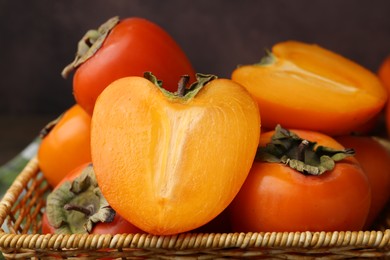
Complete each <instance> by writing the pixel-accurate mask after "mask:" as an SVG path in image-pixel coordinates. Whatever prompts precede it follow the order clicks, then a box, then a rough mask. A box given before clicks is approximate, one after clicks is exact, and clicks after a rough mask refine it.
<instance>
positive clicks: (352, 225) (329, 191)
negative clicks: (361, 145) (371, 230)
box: [229, 130, 371, 232]
mask: <svg viewBox="0 0 390 260" xmlns="http://www.w3.org/2000/svg"><path fill="white" fill-rule="evenodd" d="M292 132H294V133H296V134H297V135H298V136H300V137H301V138H303V139H304V140H310V141H312V142H317V144H318V145H323V146H327V147H330V148H333V149H343V148H344V147H343V146H341V145H340V144H339V143H338V142H336V141H335V140H334V139H333V138H330V137H329V136H326V135H323V134H321V133H318V132H310V131H304V130H292ZM273 134H274V132H273V131H272V132H267V133H262V135H261V141H260V147H265V145H266V144H267V143H269V142H270V140H271V137H272V135H273ZM306 156H309V154H307V155H306ZM289 163H290V162H287V164H289ZM289 165H290V164H289ZM370 202H371V190H370V184H369V181H368V179H367V177H366V175H365V174H364V172H363V170H362V169H361V167H360V166H359V164H358V163H357V161H356V159H354V158H351V157H348V158H345V159H342V160H341V161H338V162H335V166H334V168H333V169H332V170H329V171H325V172H324V173H322V174H319V175H310V174H303V173H302V172H299V171H297V170H295V169H292V168H290V167H289V166H288V165H286V164H283V163H276V162H263V161H261V162H260V161H257V160H256V161H255V162H254V164H253V166H252V169H251V172H250V173H249V176H248V178H247V179H246V181H245V183H244V185H243V186H242V188H241V190H240V192H239V193H238V195H237V196H236V198H235V199H234V201H233V202H232V204H231V205H230V207H229V210H230V212H231V217H232V226H233V231H235V232H274V231H275V232H297V231H342V230H360V229H361V228H362V227H363V225H364V223H365V220H366V217H367V215H368V211H369V207H370Z"/></svg>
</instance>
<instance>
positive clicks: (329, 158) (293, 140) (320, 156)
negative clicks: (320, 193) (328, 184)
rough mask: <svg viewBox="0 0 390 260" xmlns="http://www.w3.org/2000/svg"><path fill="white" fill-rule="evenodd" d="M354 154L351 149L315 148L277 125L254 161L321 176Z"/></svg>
mask: <svg viewBox="0 0 390 260" xmlns="http://www.w3.org/2000/svg"><path fill="white" fill-rule="evenodd" d="M354 154H355V151H354V150H353V149H344V150H336V149H333V148H329V147H324V146H317V143H316V142H311V141H308V140H305V139H302V138H300V137H299V136H298V135H296V134H295V133H293V132H290V131H288V130H287V129H284V128H282V127H281V126H280V125H277V126H276V128H275V133H274V135H273V136H272V139H271V142H270V143H268V144H267V145H266V146H265V147H259V148H258V151H257V154H256V160H259V161H265V162H274V163H283V164H286V165H287V166H289V167H291V168H292V169H295V170H297V171H299V172H301V173H303V174H307V175H321V174H323V173H324V172H326V171H331V170H332V169H333V168H334V167H335V164H336V162H337V161H340V160H343V159H344V158H346V157H348V156H352V155H354Z"/></svg>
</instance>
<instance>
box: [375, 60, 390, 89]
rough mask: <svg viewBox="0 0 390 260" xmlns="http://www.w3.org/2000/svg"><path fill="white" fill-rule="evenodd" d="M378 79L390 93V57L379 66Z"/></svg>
mask: <svg viewBox="0 0 390 260" xmlns="http://www.w3.org/2000/svg"><path fill="white" fill-rule="evenodd" d="M377 73H378V77H379V79H380V80H381V81H382V83H383V85H384V86H385V87H386V89H387V90H388V91H390V55H389V56H387V57H386V58H385V59H384V60H383V61H382V63H381V64H380V65H379V69H378V72H377Z"/></svg>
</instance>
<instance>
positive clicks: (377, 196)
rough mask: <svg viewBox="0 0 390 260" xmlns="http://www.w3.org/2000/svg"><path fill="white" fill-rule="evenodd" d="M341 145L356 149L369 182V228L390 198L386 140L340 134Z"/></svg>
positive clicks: (389, 173) (388, 160) (389, 158)
mask: <svg viewBox="0 0 390 260" xmlns="http://www.w3.org/2000/svg"><path fill="white" fill-rule="evenodd" d="M336 140H337V141H338V142H340V143H341V144H342V145H344V146H346V147H351V148H353V149H354V150H355V151H356V155H355V157H356V159H357V160H358V161H359V163H360V165H361V166H362V168H363V170H364V172H365V173H366V174H367V176H368V180H369V181H370V184H371V190H372V195H371V206H370V212H369V214H368V217H367V220H366V225H365V227H366V228H369V227H370V226H371V225H372V224H373V222H374V220H375V218H376V217H377V216H378V214H379V213H380V212H381V210H382V209H383V208H384V206H385V205H386V203H387V201H388V200H389V198H390V164H389V162H390V152H389V151H388V150H387V148H386V146H384V145H383V142H388V141H387V140H384V139H381V138H378V137H372V136H340V137H338V138H337V139H336Z"/></svg>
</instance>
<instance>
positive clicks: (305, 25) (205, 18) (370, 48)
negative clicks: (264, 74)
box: [0, 0, 390, 162]
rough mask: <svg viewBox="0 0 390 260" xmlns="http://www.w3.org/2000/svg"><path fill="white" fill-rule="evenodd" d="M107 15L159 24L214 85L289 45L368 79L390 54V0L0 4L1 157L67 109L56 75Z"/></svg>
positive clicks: (66, 87)
mask: <svg viewBox="0 0 390 260" xmlns="http://www.w3.org/2000/svg"><path fill="white" fill-rule="evenodd" d="M115 15H119V16H120V17H121V18H125V17H129V16H139V17H144V18H147V19H149V20H151V21H153V22H155V23H157V24H159V25H160V26H161V27H163V28H164V29H165V30H166V31H167V32H168V33H169V34H170V35H171V36H172V37H173V38H174V39H175V40H176V41H177V42H178V43H179V45H180V46H181V47H182V48H183V49H184V51H185V52H186V53H187V55H188V57H189V58H190V60H191V61H192V63H193V65H194V67H195V68H196V70H197V71H198V72H204V73H213V74H216V75H218V76H220V77H229V76H230V73H231V72H232V70H233V69H234V68H235V67H236V66H237V65H238V64H245V63H254V62H257V61H259V59H260V58H261V57H262V56H263V54H264V49H266V48H271V47H272V45H273V44H275V43H277V42H279V41H284V40H289V39H294V40H299V41H304V42H309V43H317V44H319V45H322V46H323V47H326V48H328V49H330V50H333V51H335V52H338V53H340V54H342V55H344V56H346V57H348V58H350V59H352V60H354V61H356V62H357V63H359V64H361V65H363V66H364V67H366V68H368V69H370V70H372V71H374V72H375V71H376V70H377V68H378V66H379V64H380V63H381V61H382V60H383V59H384V57H385V56H386V55H388V54H390V1H389V0H375V1H372V0H343V1H336V0H333V1H332V0H296V1H291V0H272V1H271V0H239V1H228V0H197V1H187V0H164V1H163V0H115V1H106V0H83V1H77V0H57V1H53V0H39V1H23V0H0V73H1V75H0V116H1V118H3V120H2V122H1V123H0V124H1V128H3V132H0V133H1V134H0V151H1V150H2V151H5V150H7V149H9V146H7V145H6V144H7V142H6V141H7V140H8V144H9V143H10V141H9V139H10V135H11V136H13V139H12V138H11V140H13V142H18V146H17V147H16V148H15V149H18V148H19V147H21V146H23V145H24V143H25V142H27V140H28V139H29V138H31V136H34V135H35V133H36V130H37V129H38V128H39V127H41V125H42V124H43V123H44V122H45V121H46V120H47V119H48V118H52V117H54V116H56V115H58V114H60V113H61V112H63V111H64V110H65V109H67V108H68V107H70V106H71V105H73V103H74V100H73V96H72V80H71V78H70V79H67V80H64V79H63V78H62V77H61V75H60V72H61V70H62V68H63V67H64V66H65V65H67V64H68V63H69V62H70V61H71V60H72V59H73V57H74V53H75V50H76V45H77V42H78V40H79V39H80V38H81V37H82V36H83V34H84V33H85V32H86V31H87V30H88V29H91V28H97V27H98V26H99V25H100V24H101V23H102V22H104V21H106V20H107V19H108V18H110V17H112V16H115ZM1 118H0V119H1ZM21 121H23V122H25V123H24V124H23V125H19V124H20V122H21ZM26 122H28V123H26ZM4 129H5V130H4ZM7 129H8V130H7ZM23 138H24V139H23ZM9 153H11V152H9ZM8 155H9V156H10V154H8ZM4 160H5V159H4ZM0 162H1V157H0Z"/></svg>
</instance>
